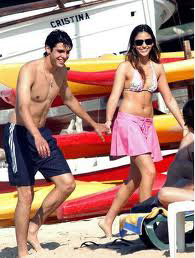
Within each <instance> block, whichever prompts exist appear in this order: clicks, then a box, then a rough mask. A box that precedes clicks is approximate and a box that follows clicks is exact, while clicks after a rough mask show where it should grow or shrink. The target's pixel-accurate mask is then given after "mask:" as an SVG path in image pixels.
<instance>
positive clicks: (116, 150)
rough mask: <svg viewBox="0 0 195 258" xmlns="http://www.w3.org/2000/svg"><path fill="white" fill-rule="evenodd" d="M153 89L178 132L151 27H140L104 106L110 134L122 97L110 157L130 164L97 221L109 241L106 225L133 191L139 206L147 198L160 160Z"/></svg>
mask: <svg viewBox="0 0 195 258" xmlns="http://www.w3.org/2000/svg"><path fill="white" fill-rule="evenodd" d="M157 89H158V91H159V92H160V93H161V94H162V97H163V99H164V101H165V103H166V105H167V107H168V108H169V110H170V112H171V113H172V114H173V115H174V117H175V118H176V119H177V121H178V123H179V124H180V126H181V127H182V128H183V129H184V121H183V118H182V115H181V112H180V110H179V107H178V105H177V102H176V101H175V98H174V97H173V96H172V94H171V91H170V89H169V86H168V84H167V80H166V75H165V72H164V69H163V65H162V64H160V52H159V50H158V48H157V44H156V39H155V37H154V34H153V32H152V30H151V28H150V27H149V26H148V25H145V24H143V25H139V26H137V27H135V28H134V30H133V31H132V33H131V36H130V40H129V49H128V52H127V55H126V61H124V62H122V63H121V64H120V65H119V66H118V69H117V71H116V75H115V80H114V85H113V89H112V92H111V95H110V98H109V100H108V104H107V112H106V119H107V121H106V126H107V127H108V129H109V130H110V128H111V124H112V119H113V115H114V112H115V110H116V107H117V105H118V101H119V98H120V96H121V94H122V95H123V99H122V101H121V104H120V107H119V112H118V115H117V118H116V120H115V122H114V126H113V133H112V145H111V155H112V156H121V155H128V156H130V160H131V173H129V176H128V180H127V181H126V182H124V183H123V185H122V186H121V188H120V190H119V191H118V193H117V195H116V197H115V199H114V201H113V203H112V205H111V208H110V209H109V211H108V213H107V215H106V216H105V218H104V220H102V221H100V222H99V226H100V228H101V229H102V230H103V231H104V233H105V235H106V236H107V237H111V236H112V224H113V221H114V219H115V217H116V216H117V214H118V213H119V211H120V209H121V207H122V206H124V205H125V203H126V202H127V200H128V198H129V197H130V196H131V195H132V194H133V192H134V191H135V190H136V189H137V188H138V187H139V201H140V202H142V201H144V200H146V199H148V198H149V197H151V192H152V186H153V183H154V179H155V174H156V171H155V166H154V162H157V161H160V160H161V159H162V156H161V151H160V147H159V142H158V138H157V134H156V131H155V128H154V125H153V120H152V117H153V107H152V93H153V92H155V91H156V90H157ZM110 131H111V130H110Z"/></svg>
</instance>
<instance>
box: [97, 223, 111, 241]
mask: <svg viewBox="0 0 195 258" xmlns="http://www.w3.org/2000/svg"><path fill="white" fill-rule="evenodd" d="M98 226H99V227H100V228H101V229H102V230H103V232H104V234H105V236H106V237H108V238H112V228H111V227H109V226H108V225H106V223H105V221H104V220H100V221H99V223H98Z"/></svg>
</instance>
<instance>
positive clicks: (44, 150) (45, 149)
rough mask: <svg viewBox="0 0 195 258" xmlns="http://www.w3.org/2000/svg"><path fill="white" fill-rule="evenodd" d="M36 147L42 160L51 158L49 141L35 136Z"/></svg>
mask: <svg viewBox="0 0 195 258" xmlns="http://www.w3.org/2000/svg"><path fill="white" fill-rule="evenodd" d="M34 139H35V146H36V148H37V151H38V153H39V155H40V156H41V157H42V158H47V157H49V156H50V149H49V145H48V143H47V141H46V140H45V139H44V138H43V137H42V136H41V135H39V136H35V137H34Z"/></svg>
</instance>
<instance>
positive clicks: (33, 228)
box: [27, 222, 43, 252]
mask: <svg viewBox="0 0 195 258" xmlns="http://www.w3.org/2000/svg"><path fill="white" fill-rule="evenodd" d="M37 234H38V229H37V225H36V224H34V223H33V222H30V225H29V229H28V237H27V242H28V243H29V244H30V245H31V246H32V247H33V249H34V250H35V251H36V252H39V251H42V250H43V248H42V247H41V245H40V243H39V240H38V238H37Z"/></svg>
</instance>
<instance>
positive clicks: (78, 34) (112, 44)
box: [0, 0, 176, 64]
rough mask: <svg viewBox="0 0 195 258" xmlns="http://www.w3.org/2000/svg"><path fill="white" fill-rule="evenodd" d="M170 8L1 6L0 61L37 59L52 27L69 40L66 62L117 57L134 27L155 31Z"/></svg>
mask: <svg viewBox="0 0 195 258" xmlns="http://www.w3.org/2000/svg"><path fill="white" fill-rule="evenodd" d="M52 3H53V6H51V5H52ZM7 5H9V4H7ZM10 5H13V4H12V3H11V4H10ZM47 7H48V8H47ZM175 10H176V1H175V0H114V1H113V0H81V1H73V0H68V1H64V2H63V1H62V0H57V1H54V0H53V1H51V0H48V1H39V2H38V3H37V2H36V3H33V2H32V3H29V4H27V5H25V4H22V5H17V6H10V7H5V8H0V38H1V50H0V56H1V57H0V63H1V64H2V63H16V62H27V61H29V60H33V59H37V58H40V57H42V56H43V53H44V42H45V39H46V36H47V35H48V34H49V33H50V32H51V31H52V30H54V29H62V30H65V31H66V32H67V33H68V34H69V35H70V37H71V38H72V40H73V45H74V47H73V50H72V51H71V59H78V58H86V57H94V56H95V57H97V56H100V55H102V54H105V53H120V52H123V51H124V50H126V48H127V42H128V40H129V35H130V33H131V30H132V29H133V28H134V27H135V26H136V25H138V24H143V23H146V24H148V25H150V26H151V28H152V29H153V31H154V33H155V32H156V30H158V28H159V27H160V25H162V24H163V23H164V22H166V21H167V20H168V19H169V18H170V17H171V16H172V15H173V13H174V12H175ZM120 14H122V15H120ZM116 17H118V18H117V19H116ZM116 37H117V40H116ZM33 39H36V40H33ZM13 42H14V45H15V46H17V48H15V47H13ZM90 46H93V47H90Z"/></svg>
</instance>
